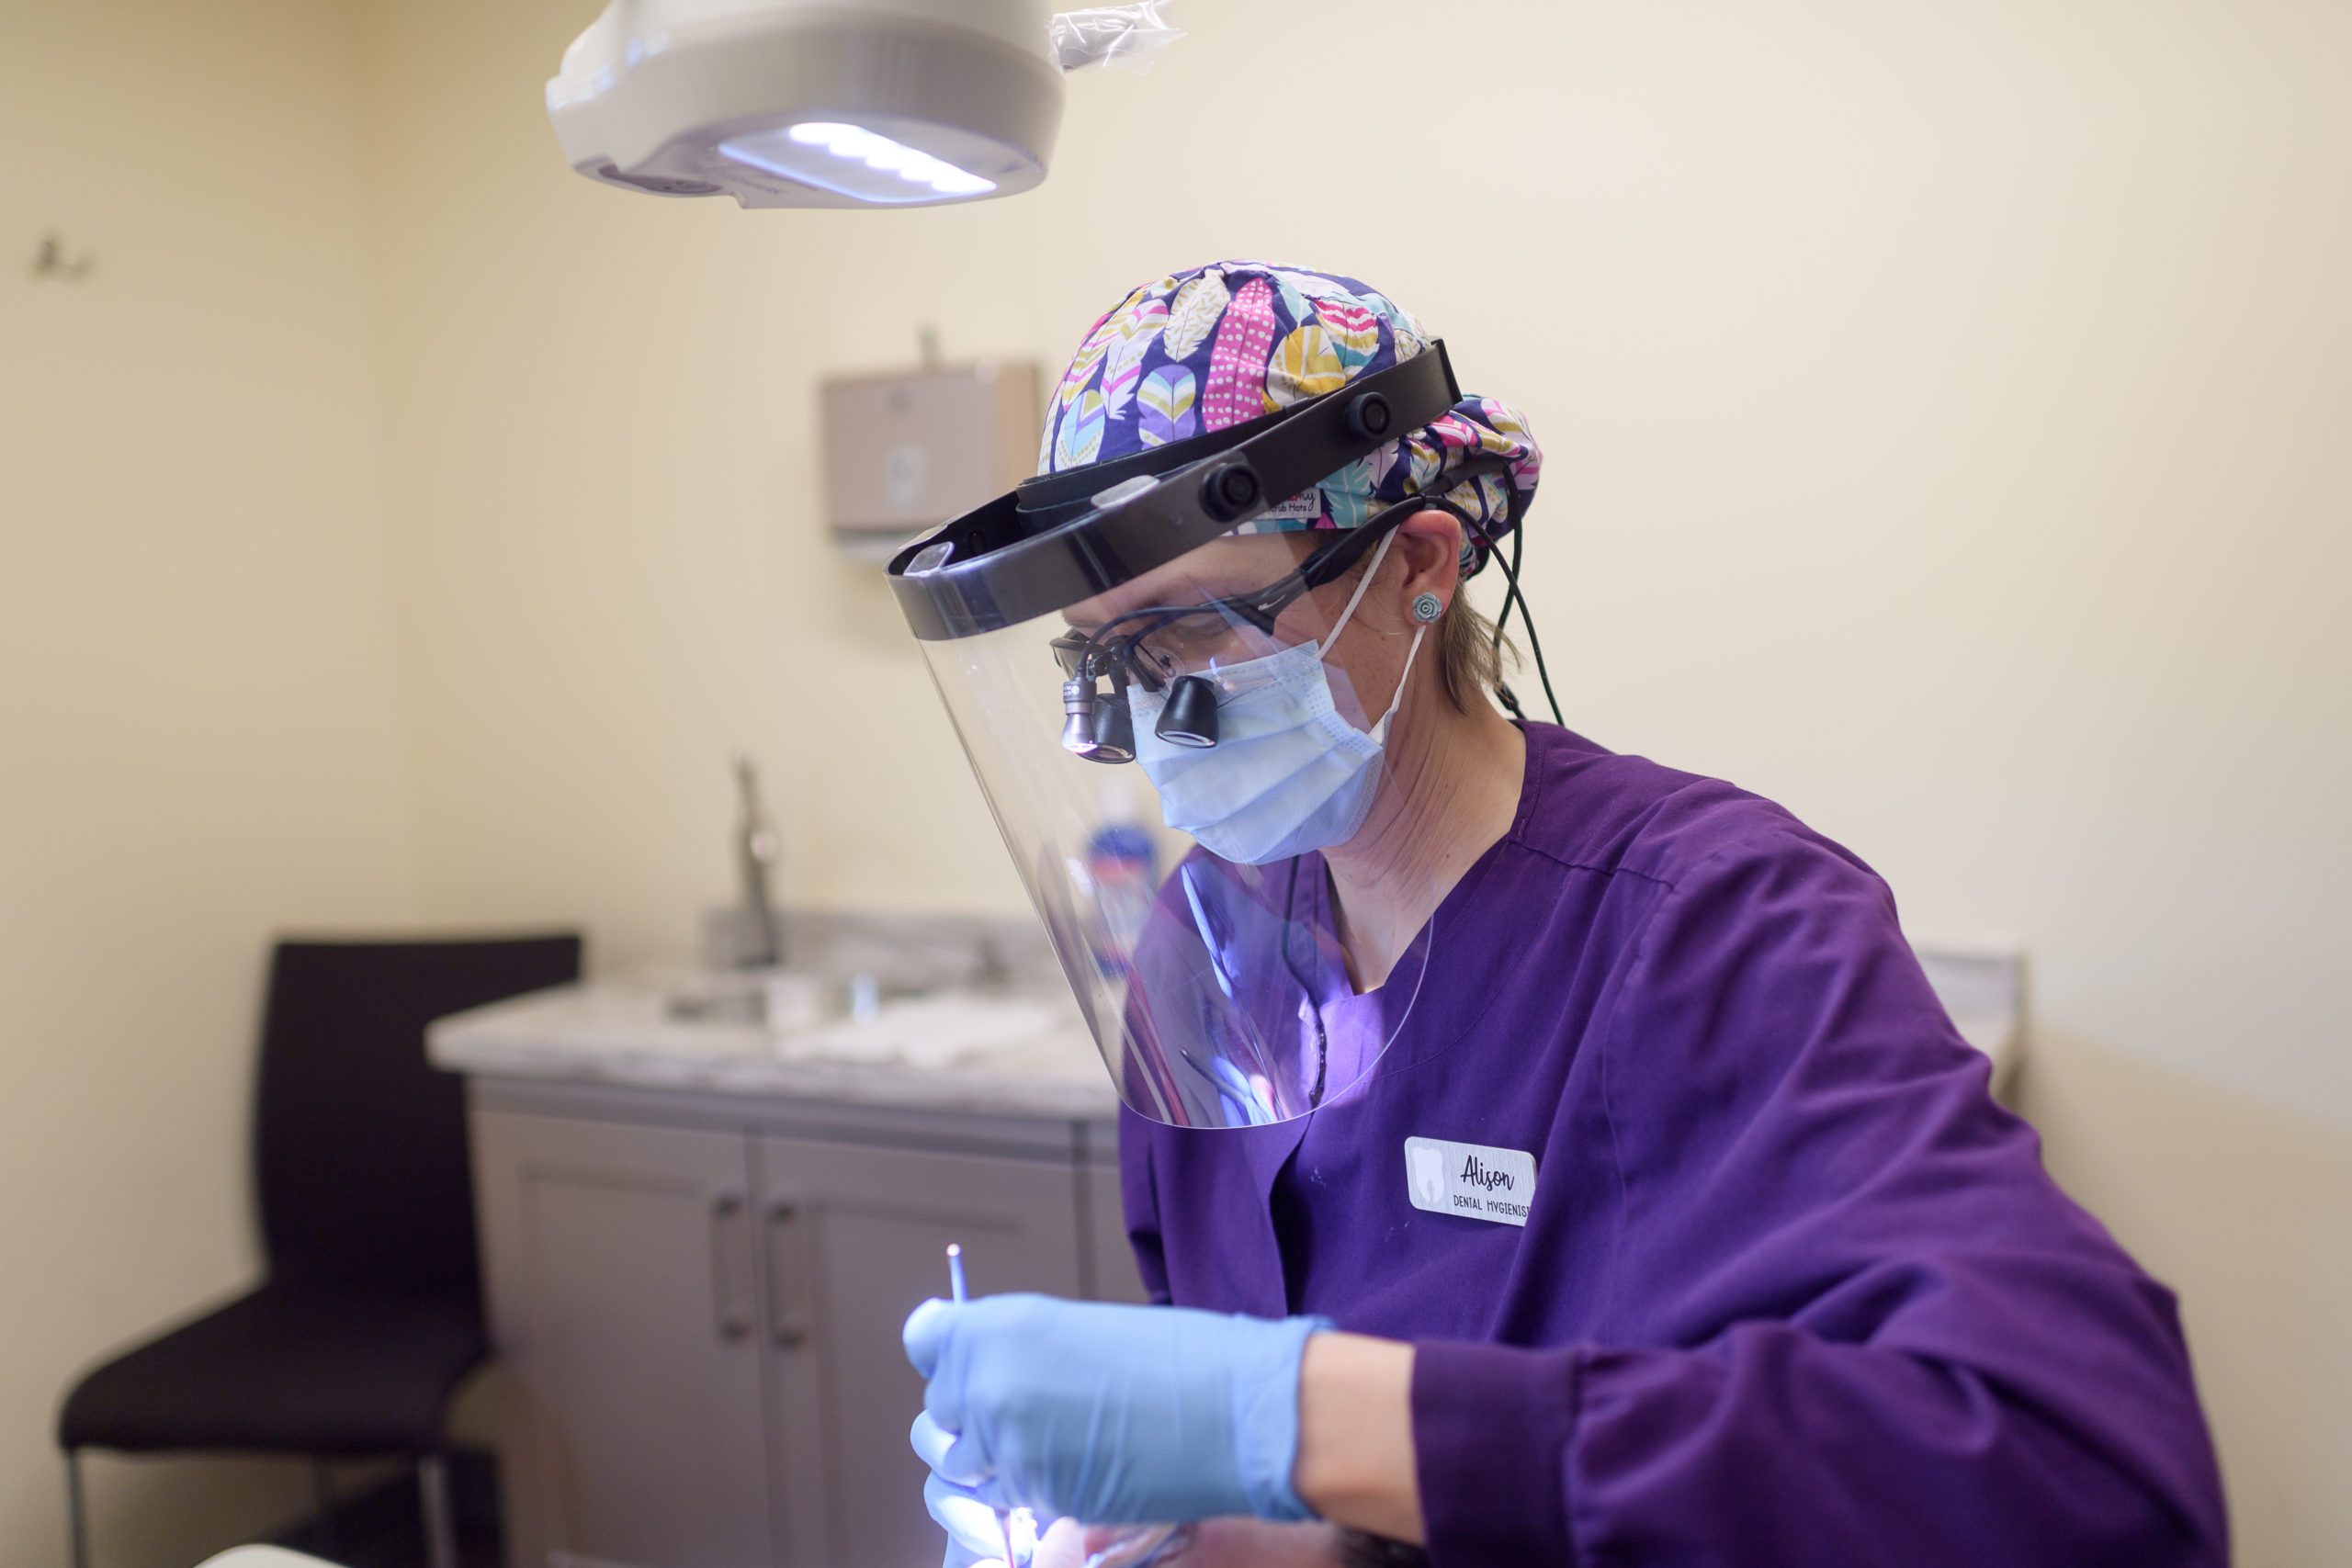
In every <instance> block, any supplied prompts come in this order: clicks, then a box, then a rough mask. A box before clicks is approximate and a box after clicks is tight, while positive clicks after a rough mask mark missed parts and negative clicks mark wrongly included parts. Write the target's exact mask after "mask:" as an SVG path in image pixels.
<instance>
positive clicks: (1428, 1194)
mask: <svg viewBox="0 0 2352 1568" xmlns="http://www.w3.org/2000/svg"><path fill="white" fill-rule="evenodd" d="M1405 1158H1406V1162H1407V1164H1408V1166H1409V1167H1410V1170H1409V1171H1408V1175H1409V1176H1410V1178H1411V1179H1412V1183H1413V1197H1414V1198H1415V1200H1416V1201H1418V1202H1419V1205H1420V1207H1422V1208H1424V1209H1439V1208H1443V1207H1444V1206H1445V1151H1444V1150H1443V1149H1441V1148H1435V1147H1432V1146H1431V1145H1428V1144H1412V1145H1407V1147H1406V1149H1405Z"/></svg>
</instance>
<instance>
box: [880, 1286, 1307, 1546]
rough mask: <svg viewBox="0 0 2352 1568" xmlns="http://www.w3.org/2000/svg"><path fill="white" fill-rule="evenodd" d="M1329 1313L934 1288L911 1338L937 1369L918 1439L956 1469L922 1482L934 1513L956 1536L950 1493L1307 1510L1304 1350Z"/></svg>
mask: <svg viewBox="0 0 2352 1568" xmlns="http://www.w3.org/2000/svg"><path fill="white" fill-rule="evenodd" d="M1330 1326H1331V1325H1330V1322H1329V1320H1328V1319H1324V1318H1305V1317H1294V1318H1287V1319H1283V1320H1279V1321H1276V1320H1270V1319H1266V1318H1256V1317H1240V1316H1231V1317H1228V1316H1226V1315H1223V1314H1217V1313H1207V1312H1194V1311H1192V1310H1190V1309H1188V1308H1184V1307H1137V1306H1118V1305H1114V1304H1111V1303H1104V1302H1066V1301H1059V1300H1057V1299H1055V1298H1054V1297H1051V1296H1032V1295H1011V1296H989V1297H987V1298H985V1299H984V1300H980V1301H976V1302H971V1303H966V1304H963V1305H957V1304H956V1303H949V1302H943V1301H928V1302H925V1303H922V1305H921V1306H919V1307H917V1308H916V1309H915V1310H914V1313H913V1314H912V1315H911V1316H910V1317H909V1318H908V1319H907V1326H906V1333H905V1339H906V1347H907V1359H909V1360H910V1361H912V1362H913V1363H914V1367H915V1371H919V1372H921V1373H922V1375H923V1376H924V1377H925V1378H927V1379H928V1380H930V1381H929V1382H928V1384H927V1386H926V1387H925V1388H924V1390H923V1413H922V1416H920V1417H918V1418H917V1420H916V1422H915V1430H914V1446H915V1451H916V1452H917V1453H918V1454H921V1455H922V1457H923V1460H924V1461H925V1462H926V1463H928V1464H930V1465H931V1467H932V1469H933V1472H935V1474H936V1477H937V1479H938V1481H939V1482H941V1483H945V1484H944V1486H934V1487H932V1488H927V1489H926V1491H925V1494H924V1495H925V1500H926V1501H927V1502H931V1503H932V1504H933V1509H932V1512H933V1517H935V1518H941V1519H942V1522H943V1523H949V1528H950V1529H951V1531H952V1532H954V1533H956V1535H957V1538H958V1539H959V1540H964V1539H965V1536H964V1533H963V1532H962V1531H960V1530H956V1528H955V1526H954V1524H953V1523H951V1522H950V1520H949V1517H947V1516H946V1515H944V1514H943V1510H942V1501H943V1500H944V1499H945V1498H947V1497H949V1496H960V1497H962V1498H965V1499H971V1500H976V1501H978V1503H980V1504H982V1505H984V1506H990V1507H1000V1508H1001V1507H1012V1506H1023V1507H1029V1508H1033V1509H1035V1510H1036V1513H1037V1516H1038V1518H1039V1520H1040V1522H1041V1523H1042V1522H1043V1521H1045V1520H1048V1519H1052V1518H1056V1517H1061V1516H1063V1515H1069V1516H1071V1517H1076V1518H1080V1519H1084V1520H1085V1521H1087V1522H1088V1523H1089V1524H1145V1523H1151V1522H1154V1521H1170V1522H1175V1521H1183V1520H1188V1519H1204V1518H1212V1517H1216V1516H1219V1515H1224V1514H1255V1515H1256V1516H1258V1517H1260V1518H1264V1519H1306V1518H1312V1517H1314V1515H1313V1513H1312V1512H1311V1511H1310V1510H1309V1509H1308V1508H1307V1506H1306V1504H1304V1503H1302V1502H1301V1501H1299V1497H1298V1494H1297V1492H1296V1491H1295V1490H1294V1489H1293V1487H1292V1485H1291V1467H1292V1465H1293V1464H1295V1462H1296V1461H1297V1458H1298V1366H1299V1359H1300V1357H1301V1356H1302V1355H1304V1354H1305V1352H1306V1340H1307V1337H1308V1336H1310V1335H1312V1334H1314V1333H1316V1332H1317V1330H1320V1329H1326V1328H1329V1327H1330ZM948 1512H949V1513H950V1514H952V1512H953V1510H952V1509H950V1510H949V1511H948ZM970 1544H972V1543H971V1542H969V1541H967V1545H970Z"/></svg>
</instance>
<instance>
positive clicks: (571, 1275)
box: [474, 1111, 774, 1568]
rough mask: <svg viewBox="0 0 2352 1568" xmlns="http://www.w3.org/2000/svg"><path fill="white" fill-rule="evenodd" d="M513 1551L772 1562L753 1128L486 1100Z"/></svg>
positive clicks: (737, 1566) (495, 1314) (767, 1567)
mask: <svg viewBox="0 0 2352 1568" xmlns="http://www.w3.org/2000/svg"><path fill="white" fill-rule="evenodd" d="M474 1150H475V1159H476V1162H477V1168H478V1190H479V1192H480V1194H481V1205H482V1213H483V1222H484V1224H483V1232H484V1236H485V1240H486V1243H487V1245H486V1247H485V1249H484V1251H485V1262H486V1265H487V1272H488V1276H489V1283H490V1294H491V1302H492V1326H493V1332H494V1334H495V1336H496V1337H497V1340H498V1348H499V1352H500V1356H501V1358H502V1359H503V1361H504V1363H505V1365H506V1368H507V1371H508V1374H509V1376H510V1378H511V1380H512V1382H513V1385H514V1386H515V1391H516V1393H517V1394H518V1395H519V1398H518V1399H517V1401H516V1404H517V1406H518V1407H517V1408H516V1409H515V1410H514V1411H513V1412H512V1416H513V1419H512V1421H511V1423H510V1426H511V1430H510V1433H509V1438H508V1441H507V1443H506V1445H505V1457H506V1468H507V1470H508V1472H509V1480H508V1485H507V1497H508V1509H509V1517H508V1529H509V1553H508V1555H509V1561H510V1562H512V1563H513V1564H514V1568H548V1565H549V1564H551V1563H552V1564H555V1565H557V1568H561V1565H562V1564H565V1563H567V1562H581V1561H582V1560H585V1561H589V1562H601V1563H607V1564H627V1565H629V1568H772V1563H773V1555H774V1554H773V1548H772V1541H771V1536H770V1523H771V1520H770V1511H769V1497H768V1476H767V1453H766V1444H765V1440H764V1436H763V1434H764V1430H765V1427H764V1412H763V1408H762V1402H761V1396H760V1339H759V1329H760V1320H759V1291H758V1281H757V1275H756V1269H755V1266H754V1263H753V1241H752V1228H753V1217H754V1216H753V1211H752V1203H751V1196H752V1195H751V1190H750V1181H749V1178H750V1141H749V1139H748V1138H747V1137H746V1136H745V1135H743V1134H726V1133H707V1132H687V1131H680V1130H676V1129H670V1128H656V1127H641V1126H628V1125H623V1124H619V1123H612V1122H585V1121H571V1120H569V1119H566V1118H561V1117H543V1116H529V1115H519V1114H514V1113H509V1112H502V1111H477V1112H476V1113H475V1120H474Z"/></svg>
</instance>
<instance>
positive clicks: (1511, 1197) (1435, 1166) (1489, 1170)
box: [1405, 1138, 1535, 1225]
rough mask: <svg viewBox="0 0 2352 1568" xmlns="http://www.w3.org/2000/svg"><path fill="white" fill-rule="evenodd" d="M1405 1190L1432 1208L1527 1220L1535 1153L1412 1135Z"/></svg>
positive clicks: (1501, 1220) (1503, 1220)
mask: <svg viewBox="0 0 2352 1568" xmlns="http://www.w3.org/2000/svg"><path fill="white" fill-rule="evenodd" d="M1405 1195H1406V1196H1407V1197H1408V1198H1410V1199H1411V1200H1412V1201H1413V1207H1414V1208H1416V1209H1426V1210H1428V1211H1429V1212H1430V1213H1432V1214H1458V1215H1460V1216H1461V1217H1462V1218H1464V1219H1465V1220H1491V1221H1493V1222H1494V1223H1495V1224H1498V1225H1524V1224H1527V1206H1528V1204H1529V1203H1531V1202H1532V1201H1534V1199H1535V1156H1533V1155H1532V1154H1529V1153H1528V1152H1527V1151H1526V1150H1525V1149H1494V1148H1488V1147H1487V1145H1484V1144H1455V1143H1449V1142H1447V1141H1446V1140H1445V1139H1443V1138H1408V1139H1406V1140H1405Z"/></svg>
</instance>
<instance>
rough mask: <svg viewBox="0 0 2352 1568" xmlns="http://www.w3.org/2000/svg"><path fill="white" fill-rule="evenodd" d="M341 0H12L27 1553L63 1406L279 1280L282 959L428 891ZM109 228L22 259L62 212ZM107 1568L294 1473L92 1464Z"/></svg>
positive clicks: (11, 1103)
mask: <svg viewBox="0 0 2352 1568" xmlns="http://www.w3.org/2000/svg"><path fill="white" fill-rule="evenodd" d="M350 20H351V18H350V15H349V12H348V9H347V8H346V7H345V6H336V5H322V4H319V3H317V0H208V3H207V4H205V5H201V6H191V5H183V4H175V3H170V0H142V3H130V0H107V3H106V4H91V3H86V0H59V3H50V4H10V5H6V6H0V149H5V151H4V152H0V160H5V162H4V163H0V1072H5V1074H6V1083H7V1094H6V1097H5V1098H0V1562H8V1563H10V1564H28V1565H37V1564H43V1563H54V1562H62V1560H63V1557H64V1538H63V1533H62V1530H63V1527H62V1523H61V1519H60V1508H59V1493H60V1482H61V1476H60V1471H59V1468H58V1463H57V1460H56V1457H55V1450H54V1449H53V1448H52V1447H51V1421H52V1419H53V1416H54V1412H55V1408H56V1401H57V1399H58V1396H59V1394H60V1393H62V1390H63V1388H64V1386H65V1384H66V1382H67V1381H68V1379H69V1378H70V1377H71V1375H72V1374H73V1373H74V1371H75V1369H76V1368H78V1367H79V1366H81V1365H83V1364H85V1362H87V1361H88V1360H89V1359H92V1358H94V1357H96V1356H97V1355H99V1354H100V1353H102V1352H103V1351H105V1350H106V1349H107V1348H109V1347H111V1346H114V1345H118V1344H119V1343H121V1342H122V1341H123V1340H125V1339H126V1338H128V1337H132V1336H135V1335H138V1334H140V1333H141V1332H142V1331H144V1330H146V1329H147V1328H149V1327H151V1326H153V1325H156V1324H158V1323H160V1322H162V1321H164V1320H165V1319H167V1318H170V1317H172V1316H175V1315H176V1314H181V1313H183V1312H186V1311H187V1309H189V1308H190V1307H192V1306H194V1305H196V1304H197V1303H199V1302H202V1301H205V1300H207V1299H208V1298H211V1297H215V1296H217V1295H219V1294H220V1293H222V1292H228V1291H232V1290H233V1289H235V1288H237V1287H238V1286H240V1285H243V1284H244V1283H245V1282H247V1281H248V1280H249V1279H250V1278H251V1274H252V1270H253V1269H254V1262H255V1251H254V1238H253V1236H252V1234H251V1220H250V1209H249V1204H248V1199H247V1181H246V1161H245V1146H246V1145H245V1138H246V1135H247V1134H246V1127H247V1102H248V1099H249V1096H250V1094H251V1054H252V1051H253V1045H254V1025H255V1013H256V1004H257V1002H258V1000H259V996H260V988H261V979H262V973H261V964H262V960H263V955H264V952H265V947H266V942H267V939H268V936H269V934H270V933H271V932H272V931H276V930H277V929H280V928H282V927H285V926H288V925H327V924H340V923H343V922H351V921H365V922H381V921H385V920H388V919H397V918H401V917H404V916H406V915H408V914H410V913H411V912H412V911H413V906H414V901H415V900H414V893H415V887H414V884H415V874H414V855H413V845H412V843H411V841H410V817H409V802H408V790H407V782H406V763H405V760H404V756H403V746H404V741H403V739H402V736H401V726H400V723H399V719H398V716H397V713H396V709H395V704H394V689H395V688H394V680H395V665H396V657H395V650H394V643H393V636H392V630H393V628H392V622H391V615H390V593H389V589H388V587H387V579H386V560H385V552H384V549H383V540H382V527H381V505H380V499H379V498H380V489H379V473H380V469H379V449H378V433H377V428H376V423H375V406H374V401H373V399H374V388H373V380H372V359H373V352H372V349H371V347H370V344H369V330H370V329H369V321H368V314H367V304H366V302H367V291H366V275H365V273H364V270H363V264H364V260H365V254H364V245H365V236H364V234H363V231H362V230H361V226H360V212H361V195H360V191H359V189H358V185H357V173H358V158H357V148H356V141H355V131H356V126H355V122H354V119H353V116H352V113H351V109H350V96H351V93H352V90H353V85H354V71H353V58H352V46H353V35H352V29H351V26H350ZM51 226H54V227H56V228H58V229H60V230H62V231H63V233H64V235H65V236H66V238H67V241H68V243H69V247H70V248H71V249H72V250H74V251H75V252H79V251H80V250H81V249H82V248H83V247H85V246H86V247H87V248H88V249H89V250H91V251H93V252H95V253H96V269H95V270H94V271H93V272H92V274H91V275H90V276H89V277H88V278H87V279H86V280H85V281H84V282H82V283H79V284H72V285H69V284H65V283H60V282H36V281H34V280H33V279H31V278H30V277H29V276H28V273H27V270H26V264H27V263H28V262H29V260H30V259H31V256H32V254H33V248H34V245H35V243H36V241H37V240H38V237H39V236H40V233H41V231H42V230H43V229H45V228H48V227H51ZM90 1480H91V1484H92V1488H93V1500H94V1504H95V1506H96V1514H97V1523H98V1540H99V1544H100V1546H101V1549H102V1553H103V1555H102V1559H101V1560H102V1562H105V1563H107V1565H108V1568H123V1565H131V1564H152V1565H153V1568H166V1565H170V1564H180V1565H185V1564H187V1563H189V1562H194V1561H195V1560H196V1558H197V1557H198V1556H201V1555H203V1554H204V1552H205V1551H206V1550H208V1549H217V1548H219V1547H220V1546H224V1545H228V1544H231V1543H233V1542H234V1541H236V1540H241V1539H244V1538H245V1537H246V1536H247V1535H248V1534H249V1533H250V1532H251V1531H252V1530H254V1529H256V1528H257V1527H259V1526H262V1525H264V1524H274V1523H276V1522H277V1521H278V1520H279V1519H281V1518H282V1517H285V1516H286V1514H287V1513H288V1512H289V1511H291V1510H292V1509H293V1508H295V1507H296V1506H298V1503H297V1499H298V1498H300V1497H301V1496H304V1495H307V1482H306V1481H304V1479H303V1477H302V1475H301V1472H300V1471H299V1470H296V1469H295V1468H293V1467H290V1466H287V1465H283V1464H280V1465H275V1466H267V1465H258V1464H253V1463H242V1464H241V1463H236V1462H233V1461H209V1462H206V1463H200V1464H199V1463H194V1462H187V1461H180V1462H123V1461H96V1462H95V1463H94V1464H93V1466H92V1474H91V1477H90Z"/></svg>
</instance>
